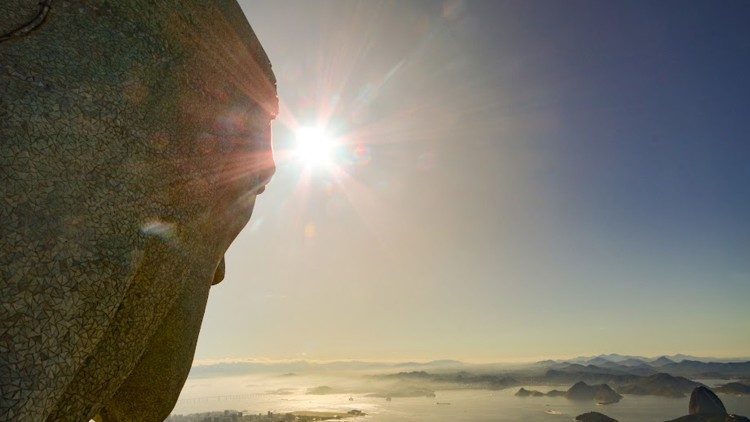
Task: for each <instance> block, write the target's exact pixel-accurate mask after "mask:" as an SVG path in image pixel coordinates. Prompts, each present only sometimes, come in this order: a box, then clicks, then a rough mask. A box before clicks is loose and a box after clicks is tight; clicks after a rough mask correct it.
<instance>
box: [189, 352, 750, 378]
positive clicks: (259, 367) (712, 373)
mask: <svg viewBox="0 0 750 422" xmlns="http://www.w3.org/2000/svg"><path fill="white" fill-rule="evenodd" d="M548 370H554V371H558V372H559V373H563V374H589V375H598V376H605V375H606V376H613V375H619V376H639V377H647V376H651V375H655V374H658V373H667V374H670V375H673V376H682V377H688V378H720V379H732V378H738V379H750V360H742V361H727V360H725V359H724V360H722V359H720V360H716V361H712V360H709V358H701V357H695V356H687V355H681V354H678V355H672V356H659V357H655V358H646V357H642V356H629V355H619V354H607V355H598V356H591V357H578V358H575V359H568V360H544V361H539V362H536V363H532V364H503V363H496V364H474V363H466V362H461V361H458V360H449V359H443V360H433V361H428V362H398V363H391V362H367V361H335V362H312V361H306V360H297V361H278V362H265V361H236V362H219V363H212V364H203V365H195V366H193V368H192V370H191V372H190V377H192V378H208V377H216V376H232V375H246V374H254V373H264V374H271V373H278V374H290V373H291V374H295V373H317V372H363V373H384V372H392V373H393V372H408V371H428V372H431V373H451V372H453V373H455V372H460V371H465V372H471V373H475V374H477V373H480V374H488V373H489V374H498V373H504V374H522V375H523V376H525V375H528V374H534V373H536V374H539V375H544V374H545V373H546V372H547V371H548ZM554 374H555V373H554V372H553V373H552V375H554ZM581 380H582V379H581ZM576 381H580V380H574V381H573V382H576Z"/></svg>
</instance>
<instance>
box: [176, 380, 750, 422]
mask: <svg viewBox="0 0 750 422" xmlns="http://www.w3.org/2000/svg"><path fill="white" fill-rule="evenodd" d="M319 385H335V386H338V389H339V391H350V392H347V393H342V394H328V395H307V394H305V391H306V390H307V388H310V387H315V386H319ZM526 388H532V389H536V390H540V391H547V390H550V389H551V388H550V387H545V386H526ZM557 388H558V389H559V388H560V387H557ZM566 388H567V387H566ZM365 390H366V387H363V386H362V385H361V384H357V383H356V382H355V381H353V380H351V379H344V378H335V377H307V376H293V377H281V376H275V377H268V376H237V377H221V378H210V379H190V380H188V382H187V383H186V385H185V389H184V390H183V393H182V396H181V398H180V401H178V403H177V406H176V407H175V410H174V413H180V414H186V413H197V412H205V411H214V410H225V409H234V410H241V411H244V412H245V413H256V414H257V413H266V412H267V411H269V410H270V411H273V412H282V413H283V412H291V411H301V410H314V411H342V412H346V411H349V410H351V409H358V410H362V411H364V412H365V413H367V414H368V416H367V417H366V418H365V419H360V420H367V421H383V422H386V421H387V422H391V421H424V420H429V421H507V422H511V421H512V422H516V421H537V420H538V421H570V420H572V419H573V418H574V417H575V416H576V415H578V414H581V413H584V412H589V411H598V412H601V413H605V414H607V415H608V416H611V417H613V418H616V419H618V420H619V421H620V422H647V421H665V420H670V419H674V418H677V417H679V416H683V415H685V414H687V408H688V401H689V400H688V398H681V399H667V398H660V397H652V396H642V397H639V396H630V395H628V396H625V398H624V399H623V400H622V401H620V402H619V403H615V404H611V405H606V406H597V405H596V404H595V403H593V402H573V401H569V400H567V399H565V398H562V397H526V398H519V397H515V396H514V393H515V392H516V391H517V390H518V388H510V389H505V390H500V391H488V390H451V391H438V392H437V393H436V397H434V398H428V397H413V398H393V400H392V401H390V402H388V401H386V400H385V399H383V398H375V397H366V393H365V392H364V391H365ZM349 397H352V398H353V399H354V400H353V401H349ZM721 399H722V400H723V401H724V403H725V405H726V407H727V409H728V410H729V411H730V412H732V413H738V414H741V415H742V414H744V415H748V414H750V397H748V396H745V397H736V396H724V395H722V396H721ZM436 402H441V403H450V405H436ZM355 420H356V419H355Z"/></svg>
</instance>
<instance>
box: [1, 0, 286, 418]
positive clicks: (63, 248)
mask: <svg viewBox="0 0 750 422" xmlns="http://www.w3.org/2000/svg"><path fill="white" fill-rule="evenodd" d="M38 9H39V2H38V1H33V2H32V1H27V0H8V1H4V2H0V16H3V17H4V18H3V19H0V33H6V32H7V31H9V30H12V29H14V28H16V27H19V26H20V25H23V24H24V23H25V22H28V21H29V19H32V18H33V17H34V15H35V14H36V13H37V11H38ZM275 85H276V82H275V79H274V76H273V73H272V71H271V66H270V63H269V61H268V58H267V57H266V55H265V53H264V51H263V49H262V47H261V45H260V43H259V41H258V40H257V38H256V37H255V35H254V33H253V31H252V29H251V28H250V26H249V24H248V23H247V20H246V18H245V16H244V14H243V13H242V11H241V9H240V8H239V6H238V5H237V4H236V2H235V1H234V0H219V1H198V0H184V1H176V0H168V1H159V2H153V1H150V0H149V1H146V0H119V1H115V2H113V1H83V0H77V1H75V0H68V1H63V0H53V1H52V3H51V8H50V10H49V13H48V15H47V17H46V19H45V21H44V22H43V24H42V25H40V26H39V27H38V28H37V29H35V30H34V31H32V32H30V33H28V34H27V35H25V36H22V37H17V38H13V39H10V40H7V41H3V42H0V93H1V94H0V202H2V204H1V205H0V221H2V224H0V276H1V277H0V420H23V421H26V420H28V421H42V420H54V421H57V420H73V421H88V420H89V419H90V418H93V417H95V416H96V417H97V418H98V419H100V420H105V421H107V420H110V421H112V420H140V421H149V420H162V419H164V418H165V417H166V416H167V415H168V414H169V412H170V411H171V409H172V408H173V406H174V403H175V401H176V399H177V396H178V394H179V391H180V389H181V388H182V385H183V383H184V381H185V378H186V376H187V373H188V370H189V368H190V364H191V361H192V358H193V353H194V350H195V344H196V340H197V336H198V331H199V329H200V324H201V320H202V318H203V312H204V309H205V304H206V299H207V296H208V292H209V288H210V286H211V284H212V283H213V284H215V283H217V282H218V281H220V280H221V278H222V277H223V271H224V266H223V255H224V252H225V251H226V249H227V247H228V246H229V244H230V243H231V242H232V241H233V239H234V238H235V237H236V235H237V234H238V233H239V231H240V230H241V229H242V227H244V225H245V224H246V223H247V221H248V219H249V218H250V214H251V213H252V209H253V206H254V203H255V197H256V194H257V193H258V192H259V189H260V188H262V186H264V185H265V184H266V183H267V182H268V180H269V178H270V177H271V175H272V173H273V170H274V165H273V157H272V151H271V137H270V122H271V120H272V119H273V117H274V116H275V114H276V112H277V98H276V86H275Z"/></svg>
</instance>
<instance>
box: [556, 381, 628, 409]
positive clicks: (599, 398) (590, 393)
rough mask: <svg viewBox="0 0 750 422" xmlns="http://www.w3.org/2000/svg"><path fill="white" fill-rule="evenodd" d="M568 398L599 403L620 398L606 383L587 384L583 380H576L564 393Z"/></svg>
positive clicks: (607, 402) (615, 400)
mask: <svg viewBox="0 0 750 422" xmlns="http://www.w3.org/2000/svg"><path fill="white" fill-rule="evenodd" d="M565 397H566V398H568V399H570V400H595V401H596V402H597V403H599V404H609V403H616V402H618V401H620V399H622V396H621V395H619V394H617V393H616V392H615V391H614V390H613V389H612V388H610V387H609V386H608V385H607V384H599V385H588V384H586V383H585V382H582V381H581V382H577V383H575V384H574V385H573V386H572V387H570V388H569V389H568V391H567V393H565Z"/></svg>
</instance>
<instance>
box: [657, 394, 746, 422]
mask: <svg viewBox="0 0 750 422" xmlns="http://www.w3.org/2000/svg"><path fill="white" fill-rule="evenodd" d="M688 412H689V414H688V415H686V416H683V417H681V418H677V419H673V420H671V421H669V422H750V419H748V418H746V417H744V416H738V415H731V414H728V413H727V410H726V408H725V407H724V403H722V402H721V400H720V399H719V397H717V396H716V394H714V392H713V391H711V390H710V389H708V388H706V387H698V388H696V389H695V390H693V393H692V394H691V395H690V404H689V405H688Z"/></svg>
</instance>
